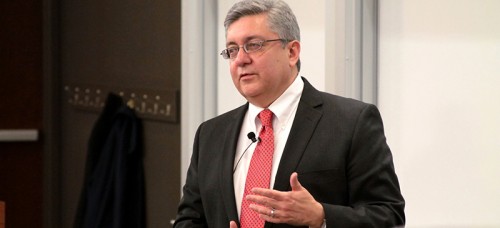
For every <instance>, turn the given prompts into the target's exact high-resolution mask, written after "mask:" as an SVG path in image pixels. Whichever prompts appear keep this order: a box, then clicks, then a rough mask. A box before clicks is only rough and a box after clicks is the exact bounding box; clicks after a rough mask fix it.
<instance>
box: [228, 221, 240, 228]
mask: <svg viewBox="0 0 500 228" xmlns="http://www.w3.org/2000/svg"><path fill="white" fill-rule="evenodd" d="M229 228H238V225H237V224H236V222H235V221H231V222H229Z"/></svg>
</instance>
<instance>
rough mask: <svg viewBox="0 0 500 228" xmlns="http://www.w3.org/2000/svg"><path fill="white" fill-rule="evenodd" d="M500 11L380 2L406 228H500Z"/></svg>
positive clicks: (391, 131) (385, 90) (430, 2)
mask: <svg viewBox="0 0 500 228" xmlns="http://www.w3.org/2000/svg"><path fill="white" fill-rule="evenodd" d="M499 12H500V1H498V0H439V1H436V0H405V1H400V0H380V40H379V42H380V47H379V54H380V56H379V58H380V59H379V64H380V65H379V77H380V79H379V80H380V81H379V107H380V109H381V112H382V116H383V118H384V122H385V126H386V134H387V137H388V141H389V144H390V146H391V148H392V150H393V152H394V155H395V159H396V160H395V164H396V169H397V170H396V171H397V173H398V175H399V179H400V181H401V186H402V191H403V194H404V196H405V198H406V200H407V207H406V214H407V227H458V226H462V227H487V226H491V227H500V13H499Z"/></svg>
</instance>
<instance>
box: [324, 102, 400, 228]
mask: <svg viewBox="0 0 500 228" xmlns="http://www.w3.org/2000/svg"><path fill="white" fill-rule="evenodd" d="M356 122H357V123H356V125H355V128H354V133H353V136H352V138H351V140H352V142H351V145H350V150H349V151H348V155H347V159H346V160H347V164H346V167H345V168H346V178H347V188H348V197H347V200H348V203H347V206H339V205H333V204H327V203H323V207H324V211H325V217H326V224H327V227H394V226H397V225H403V224H404V221H405V216H404V199H403V197H402V195H401V193H400V189H399V183H398V179H397V176H396V174H395V171H394V165H393V161H392V154H391V151H390V149H389V147H388V145H387V143H386V138H385V136H384V130H383V124H382V119H381V116H380V113H379V111H378V109H377V108H376V107H375V106H373V105H367V106H365V108H363V109H362V111H361V112H360V114H359V117H358V119H357V121H356Z"/></svg>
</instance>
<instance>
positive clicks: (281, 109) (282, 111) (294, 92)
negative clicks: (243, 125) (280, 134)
mask: <svg viewBox="0 0 500 228" xmlns="http://www.w3.org/2000/svg"><path fill="white" fill-rule="evenodd" d="M303 89H304V82H303V81H302V78H301V77H300V76H297V77H296V78H295V80H294V81H293V83H292V84H291V85H290V86H289V87H288V88H287V89H286V90H285V92H283V94H281V96H280V97H278V99H276V100H275V101H274V102H273V103H272V104H271V105H269V107H268V109H269V110H271V111H272V112H273V114H274V117H275V118H274V119H273V128H275V127H276V126H283V125H286V124H288V123H287V120H288V119H289V118H290V115H291V114H292V113H293V111H294V110H295V108H296V107H297V105H298V103H299V99H300V96H301V95H302V90H303ZM262 110H264V108H261V107H258V106H255V105H253V104H251V103H250V104H249V107H248V117H250V118H249V120H250V121H251V122H253V126H255V129H256V130H258V128H259V127H260V120H258V118H257V115H258V114H259V113H260V112H261V111H262ZM277 124H279V125H277ZM251 126H252V125H251Z"/></svg>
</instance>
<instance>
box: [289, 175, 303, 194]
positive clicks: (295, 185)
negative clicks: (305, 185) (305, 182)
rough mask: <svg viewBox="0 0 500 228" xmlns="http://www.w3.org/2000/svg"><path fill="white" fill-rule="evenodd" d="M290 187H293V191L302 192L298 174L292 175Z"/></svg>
mask: <svg viewBox="0 0 500 228" xmlns="http://www.w3.org/2000/svg"><path fill="white" fill-rule="evenodd" d="M290 186H292V191H300V190H302V185H301V184H300V182H299V175H298V174H297V173H296V172H293V173H292V175H290Z"/></svg>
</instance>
